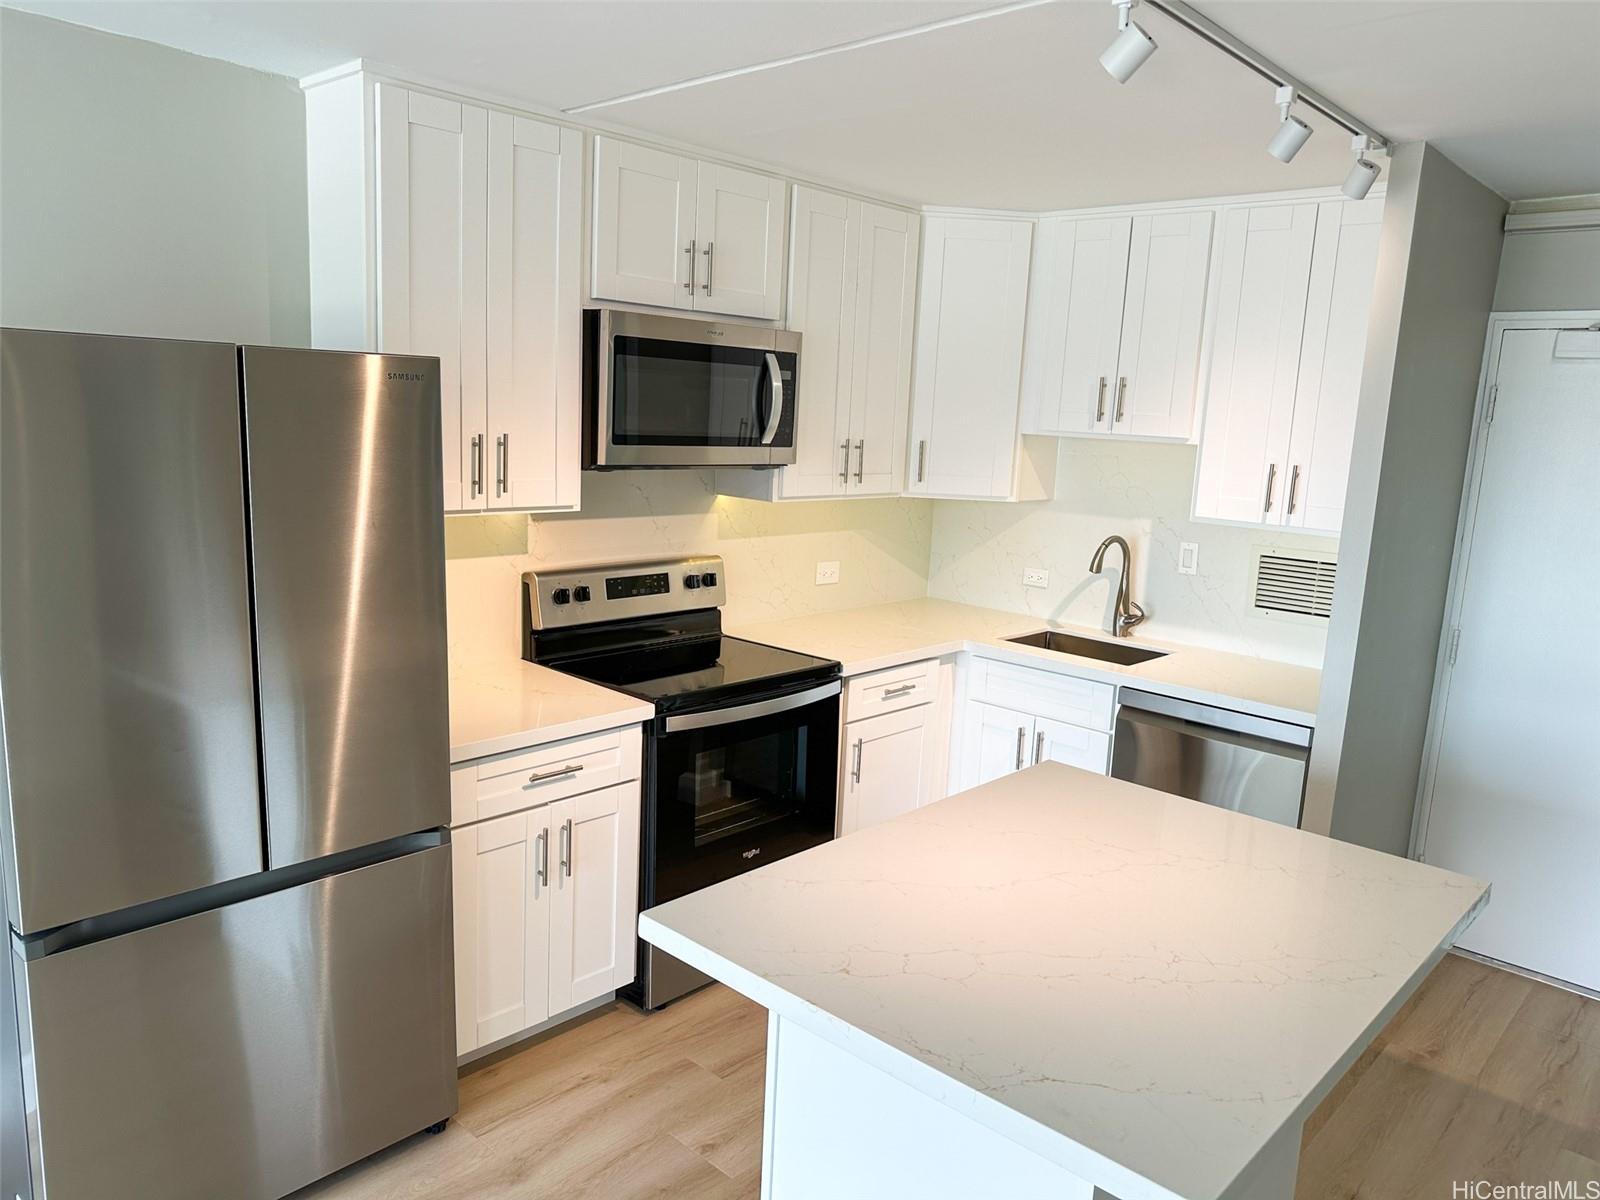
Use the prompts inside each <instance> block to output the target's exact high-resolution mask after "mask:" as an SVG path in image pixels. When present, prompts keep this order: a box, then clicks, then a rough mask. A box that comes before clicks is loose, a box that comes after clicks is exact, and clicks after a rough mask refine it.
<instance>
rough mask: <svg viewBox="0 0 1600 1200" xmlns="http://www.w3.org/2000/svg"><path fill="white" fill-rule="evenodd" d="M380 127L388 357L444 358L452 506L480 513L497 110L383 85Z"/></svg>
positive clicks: (383, 325)
mask: <svg viewBox="0 0 1600 1200" xmlns="http://www.w3.org/2000/svg"><path fill="white" fill-rule="evenodd" d="M377 122H378V196H377V205H378V263H377V267H378V349H379V350H381V351H389V352H394V353H400V354H428V355H433V356H435V357H437V358H438V360H439V404H440V424H441V430H442V433H443V453H442V460H443V461H442V469H443V474H444V506H445V508H446V509H447V510H452V511H462V510H472V509H480V508H482V507H483V496H482V495H481V494H479V495H474V494H472V489H471V486H470V480H471V478H472V465H471V461H470V459H471V456H472V447H473V443H472V438H473V437H474V436H481V435H482V431H483V423H484V420H485V396H486V394H487V381H486V371H487V365H488V361H487V352H486V341H487V311H486V300H487V287H486V270H487V265H488V240H487V235H486V226H487V223H488V201H487V195H486V190H487V187H488V173H489V172H488V160H489V145H488V144H489V114H488V112H487V111H486V110H484V109H481V108H475V107H474V106H472V105H470V104H460V103H458V102H456V101H454V100H441V99H440V98H439V97H437V96H429V95H424V94H423V93H421V92H412V91H408V90H406V89H405V88H398V87H394V86H392V85H390V84H386V83H380V84H378V85H377Z"/></svg>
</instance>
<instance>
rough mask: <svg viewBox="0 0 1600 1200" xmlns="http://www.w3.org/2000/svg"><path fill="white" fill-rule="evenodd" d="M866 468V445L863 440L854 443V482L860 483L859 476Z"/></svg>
mask: <svg viewBox="0 0 1600 1200" xmlns="http://www.w3.org/2000/svg"><path fill="white" fill-rule="evenodd" d="M866 468H867V443H866V441H865V440H864V439H863V440H861V441H858V442H857V443H856V482H857V483H860V482H861V474H862V472H863V471H865V470H866Z"/></svg>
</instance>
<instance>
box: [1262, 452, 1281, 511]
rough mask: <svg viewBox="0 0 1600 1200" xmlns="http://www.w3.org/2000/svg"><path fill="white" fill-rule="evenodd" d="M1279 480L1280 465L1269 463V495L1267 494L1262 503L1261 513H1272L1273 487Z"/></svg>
mask: <svg viewBox="0 0 1600 1200" xmlns="http://www.w3.org/2000/svg"><path fill="white" fill-rule="evenodd" d="M1277 480H1278V464H1277V463H1268V464H1267V494H1266V497H1265V498H1264V499H1263V500H1262V501H1261V511H1262V512H1264V513H1269V512H1271V511H1272V485H1273V484H1274V483H1276V482H1277Z"/></svg>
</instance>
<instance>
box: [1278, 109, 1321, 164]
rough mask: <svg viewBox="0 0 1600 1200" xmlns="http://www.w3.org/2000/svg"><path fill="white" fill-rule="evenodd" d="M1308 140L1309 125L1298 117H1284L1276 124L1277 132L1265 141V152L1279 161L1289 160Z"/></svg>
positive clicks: (1309, 134)
mask: <svg viewBox="0 0 1600 1200" xmlns="http://www.w3.org/2000/svg"><path fill="white" fill-rule="evenodd" d="M1310 140H1311V126H1309V125H1307V124H1306V123H1305V122H1304V121H1302V120H1301V119H1300V118H1299V117H1285V118H1284V119H1283V121H1282V122H1281V123H1280V124H1279V125H1278V132H1277V133H1275V134H1273V135H1272V140H1271V141H1270V142H1268V143H1267V153H1268V154H1270V155H1272V157H1273V158H1275V159H1277V160H1278V161H1279V162H1290V161H1291V160H1293V158H1294V156H1295V155H1296V154H1299V153H1300V147H1301V146H1304V145H1305V144H1306V143H1307V142H1309V141H1310Z"/></svg>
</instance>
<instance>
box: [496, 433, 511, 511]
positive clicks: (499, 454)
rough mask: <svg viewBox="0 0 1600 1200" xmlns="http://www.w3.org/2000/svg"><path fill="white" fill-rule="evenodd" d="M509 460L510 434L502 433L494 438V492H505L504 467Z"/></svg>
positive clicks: (497, 494) (499, 493) (501, 494)
mask: <svg viewBox="0 0 1600 1200" xmlns="http://www.w3.org/2000/svg"><path fill="white" fill-rule="evenodd" d="M510 461H511V435H510V434H509V433H502V434H501V435H500V436H499V437H497V438H495V440H494V494H495V495H496V496H504V495H505V494H506V467H507V465H508V464H509V463H510Z"/></svg>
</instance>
